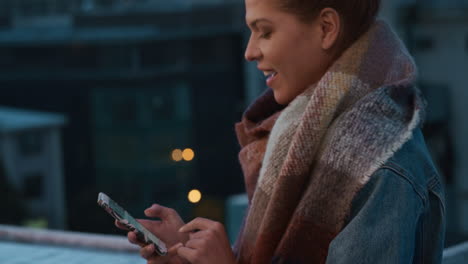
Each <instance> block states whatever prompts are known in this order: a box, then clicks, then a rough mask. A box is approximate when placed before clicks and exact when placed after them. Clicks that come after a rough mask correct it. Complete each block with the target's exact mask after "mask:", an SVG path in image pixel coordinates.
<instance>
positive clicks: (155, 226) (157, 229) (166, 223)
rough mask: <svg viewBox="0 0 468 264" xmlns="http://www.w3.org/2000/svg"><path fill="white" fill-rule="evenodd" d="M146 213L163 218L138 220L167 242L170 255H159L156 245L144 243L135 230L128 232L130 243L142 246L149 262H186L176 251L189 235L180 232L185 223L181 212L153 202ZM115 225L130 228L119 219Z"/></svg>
mask: <svg viewBox="0 0 468 264" xmlns="http://www.w3.org/2000/svg"><path fill="white" fill-rule="evenodd" d="M145 215H146V216H147V217H150V218H159V219H161V221H157V220H146V219H139V220H138V222H140V223H141V224H142V225H143V226H144V227H146V228H147V229H148V230H149V231H150V232H151V233H153V234H155V235H156V236H157V237H158V238H159V239H161V240H162V241H163V242H164V243H165V244H166V246H167V248H168V249H169V250H168V255H167V256H164V257H161V256H159V255H158V254H157V253H156V252H155V249H154V246H153V245H147V244H145V243H143V241H140V240H138V238H137V236H136V233H135V232H128V234H127V237H128V240H129V241H130V243H132V244H136V245H139V246H140V247H141V250H140V255H141V256H142V257H143V258H145V259H146V260H148V264H163V263H173V264H176V263H177V264H178V263H184V261H183V260H182V259H181V258H180V257H178V256H177V253H176V252H177V249H178V247H180V246H181V245H182V244H181V243H185V242H186V241H188V239H189V236H188V235H187V234H184V233H180V232H178V230H179V228H180V227H181V226H183V225H184V221H182V218H180V216H179V214H178V213H177V212H176V211H175V210H174V209H172V208H168V207H164V206H161V205H157V204H153V206H151V207H150V208H148V209H146V210H145ZM115 225H116V226H117V227H118V228H120V229H124V230H128V229H127V228H126V227H125V226H124V225H122V224H120V223H119V222H118V221H115Z"/></svg>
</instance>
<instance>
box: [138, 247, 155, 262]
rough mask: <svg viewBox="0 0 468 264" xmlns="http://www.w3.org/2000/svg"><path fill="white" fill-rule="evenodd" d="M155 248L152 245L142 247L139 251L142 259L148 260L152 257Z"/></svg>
mask: <svg viewBox="0 0 468 264" xmlns="http://www.w3.org/2000/svg"><path fill="white" fill-rule="evenodd" d="M155 253H156V252H155V248H154V245H153V244H149V245H147V246H145V247H142V248H141V249H140V255H141V257H142V258H144V259H149V258H150V257H151V256H153V254H155Z"/></svg>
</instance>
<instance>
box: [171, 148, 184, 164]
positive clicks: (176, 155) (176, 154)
mask: <svg viewBox="0 0 468 264" xmlns="http://www.w3.org/2000/svg"><path fill="white" fill-rule="evenodd" d="M171 158H172V160H173V161H176V162H178V161H181V160H182V158H183V157H182V150H180V149H174V150H173V151H172V154H171Z"/></svg>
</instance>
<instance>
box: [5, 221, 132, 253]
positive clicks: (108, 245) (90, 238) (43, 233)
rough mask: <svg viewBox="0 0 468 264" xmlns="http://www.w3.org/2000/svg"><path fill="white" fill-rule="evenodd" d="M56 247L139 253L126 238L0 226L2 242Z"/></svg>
mask: <svg viewBox="0 0 468 264" xmlns="http://www.w3.org/2000/svg"><path fill="white" fill-rule="evenodd" d="M2 240H3V241H12V242H20V243H29V244H41V245H45V244H48V245H54V246H61V247H71V248H89V249H98V250H107V251H119V252H138V251H139V247H138V246H136V245H133V244H130V243H129V242H128V240H127V238H126V237H125V236H116V235H102V234H90V233H81V232H69V231H55V230H40V229H34V228H25V227H15V226H7V225H0V241H2Z"/></svg>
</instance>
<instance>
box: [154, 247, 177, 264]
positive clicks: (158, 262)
mask: <svg viewBox="0 0 468 264" xmlns="http://www.w3.org/2000/svg"><path fill="white" fill-rule="evenodd" d="M182 246H183V245H182V243H178V244H177V245H174V246H172V247H171V248H169V249H168V251H167V255H166V256H164V257H161V256H158V255H156V254H153V256H151V257H150V259H147V260H148V262H147V264H163V263H167V260H168V259H169V260H170V259H171V258H173V257H175V256H176V255H177V250H178V249H179V248H180V247H182Z"/></svg>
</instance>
